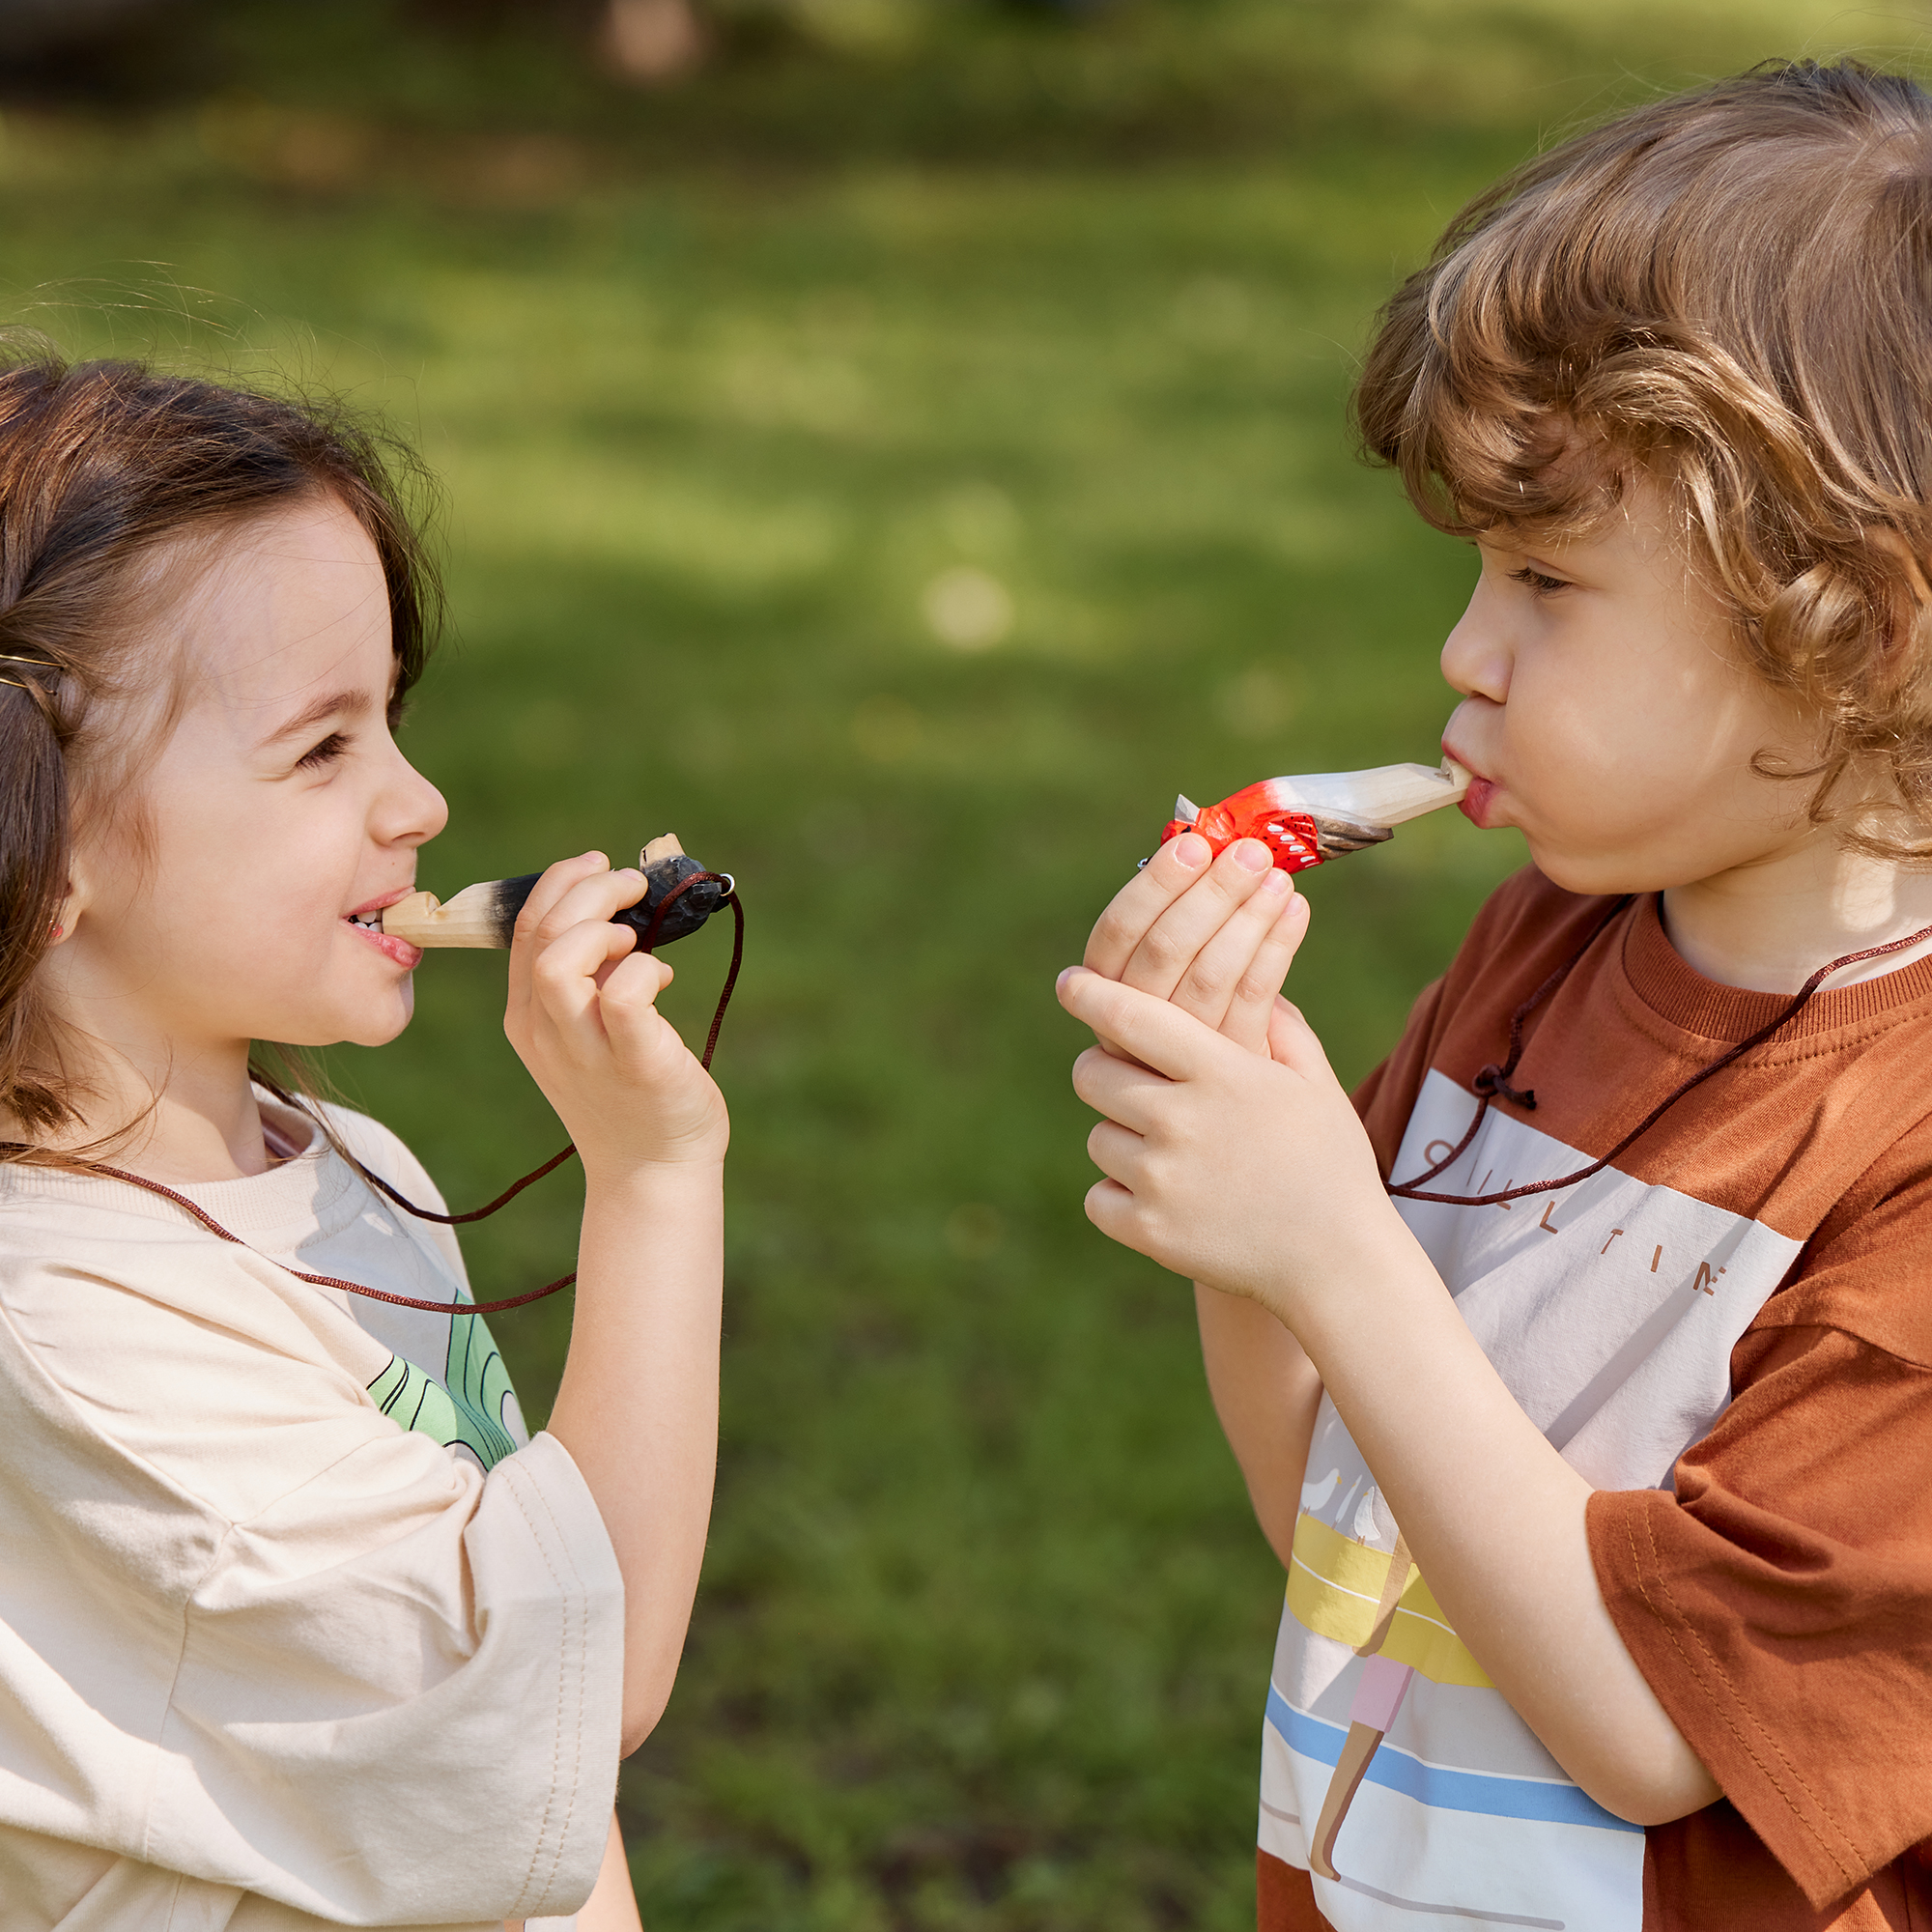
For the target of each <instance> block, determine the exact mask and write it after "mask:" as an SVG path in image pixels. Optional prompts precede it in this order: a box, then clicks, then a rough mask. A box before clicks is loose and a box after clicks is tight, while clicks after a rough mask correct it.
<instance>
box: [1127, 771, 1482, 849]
mask: <svg viewBox="0 0 1932 1932" xmlns="http://www.w3.org/2000/svg"><path fill="white" fill-rule="evenodd" d="M1468 789H1469V774H1468V773H1467V772H1466V771H1464V770H1463V767H1462V766H1461V765H1459V764H1458V763H1457V762H1456V761H1455V760H1454V759H1453V758H1444V759H1443V760H1442V762H1441V764H1439V765H1378V766H1376V767H1375V769H1374V770H1373V771H1366V772H1307V773H1304V774H1302V775H1301V776H1300V777H1298V778H1285V779H1264V780H1263V781H1261V782H1260V783H1259V784H1251V785H1247V786H1245V787H1243V789H1241V790H1240V791H1237V792H1236V793H1235V794H1234V795H1233V797H1231V798H1224V799H1223V800H1222V801H1221V803H1220V804H1219V805H1210V806H1208V807H1205V808H1203V807H1201V806H1198V805H1196V804H1194V803H1193V801H1192V800H1190V799H1188V798H1186V797H1181V798H1178V799H1176V800H1175V802H1174V816H1173V817H1172V818H1171V819H1169V820H1168V822H1167V826H1166V829H1165V830H1164V831H1163V832H1162V833H1161V835H1160V842H1161V843H1162V844H1163V845H1165V844H1166V843H1167V841H1168V840H1169V839H1170V838H1179V837H1180V835H1181V834H1182V833H1183V832H1198V833H1200V835H1201V836H1202V837H1203V838H1206V839H1207V841H1208V844H1209V845H1210V846H1212V847H1213V849H1214V850H1215V852H1216V853H1219V852H1223V851H1225V850H1226V849H1227V848H1228V847H1229V846H1230V845H1232V844H1234V842H1235V841H1236V839H1237V838H1259V839H1260V840H1261V841H1262V842H1263V844H1264V845H1265V846H1266V847H1267V848H1268V850H1269V851H1270V852H1272V853H1273V854H1274V863H1275V866H1276V867H1277V869H1279V870H1281V871H1284V872H1303V871H1306V870H1307V869H1308V868H1309V867H1311V866H1320V865H1321V864H1322V863H1323V862H1324V861H1326V860H1329V859H1339V858H1341V857H1342V856H1343V855H1344V854H1345V853H1349V852H1359V851H1361V850H1362V849H1363V848H1364V847H1365V846H1369V845H1379V844H1381V843H1382V842H1383V840H1385V839H1387V838H1393V837H1394V836H1395V834H1394V828H1395V827H1396V826H1398V825H1401V824H1402V823H1403V822H1404V821H1405V820H1406V819H1410V818H1420V817H1421V816H1422V814H1423V813H1424V812H1425V811H1435V810H1440V808H1441V807H1443V806H1445V805H1457V804H1460V803H1461V802H1462V799H1463V793H1464V792H1466V791H1467V790H1468Z"/></svg>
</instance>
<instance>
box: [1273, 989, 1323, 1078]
mask: <svg viewBox="0 0 1932 1932" xmlns="http://www.w3.org/2000/svg"><path fill="white" fill-rule="evenodd" d="M1267 1050H1268V1058H1269V1059H1270V1060H1272V1061H1274V1062H1275V1063H1276V1064H1277V1065H1282V1066H1287V1067H1292V1068H1293V1070H1294V1071H1295V1072H1296V1073H1299V1074H1300V1075H1302V1077H1303V1078H1304V1079H1310V1080H1318V1079H1319V1080H1326V1081H1328V1082H1329V1083H1330V1084H1334V1083H1335V1071H1334V1068H1333V1067H1331V1066H1330V1065H1328V1056H1327V1054H1326V1053H1324V1052H1323V1051H1322V1048H1321V1040H1320V1039H1319V1038H1318V1037H1316V1032H1315V1029H1314V1028H1313V1027H1312V1026H1310V1025H1309V1024H1308V1022H1307V1021H1306V1020H1305V1019H1303V1018H1302V1017H1301V1009H1300V1008H1299V1007H1297V1006H1296V1005H1295V1004H1294V1003H1293V1001H1292V1000H1286V999H1284V998H1283V997H1282V996H1281V995H1280V994H1279V993H1277V994H1276V995H1275V1000H1274V1011H1273V1012H1272V1013H1270V1014H1269V1015H1268V1031H1267Z"/></svg>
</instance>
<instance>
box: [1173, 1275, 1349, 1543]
mask: <svg viewBox="0 0 1932 1932" xmlns="http://www.w3.org/2000/svg"><path fill="white" fill-rule="evenodd" d="M1194 1309H1195V1315H1196V1318H1197V1319H1198V1321H1200V1324H1201V1359H1202V1362H1203V1364H1204V1366H1205V1367H1206V1369H1207V1371H1208V1394H1209V1395H1210V1396H1211V1397H1212V1398H1213V1401H1214V1413H1215V1414H1216V1415H1217V1416H1218V1417H1219V1418H1220V1421H1221V1431H1222V1434H1223V1435H1226V1436H1227V1438H1228V1446H1229V1447H1230V1448H1231V1449H1232V1450H1234V1452H1235V1461H1236V1463H1239V1464H1240V1466H1241V1474H1242V1476H1243V1477H1244V1478H1245V1479H1246V1481H1247V1485H1248V1500H1249V1501H1250V1502H1251V1503H1253V1505H1254V1510H1255V1518H1256V1520H1257V1521H1259V1522H1260V1524H1261V1526H1262V1534H1263V1535H1264V1536H1265V1537H1266V1538H1267V1540H1268V1546H1269V1548H1272V1549H1273V1551H1274V1553H1275V1554H1276V1555H1277V1556H1278V1557H1280V1558H1281V1562H1282V1567H1283V1568H1284V1569H1286V1568H1287V1567H1288V1559H1289V1552H1290V1550H1291V1549H1293V1547H1294V1520H1295V1516H1296V1513H1297V1512H1298V1510H1299V1508H1300V1504H1301V1486H1302V1483H1303V1481H1304V1480H1305V1477H1306V1470H1307V1463H1308V1443H1309V1438H1310V1436H1312V1435H1313V1434H1314V1433H1315V1411H1316V1409H1317V1407H1318V1406H1320V1404H1321V1377H1320V1376H1318V1375H1317V1374H1316V1373H1315V1365H1314V1364H1313V1363H1312V1362H1311V1361H1310V1360H1309V1359H1308V1356H1307V1355H1306V1354H1305V1353H1304V1352H1303V1350H1302V1347H1301V1344H1300V1343H1299V1342H1297V1341H1296V1340H1295V1339H1294V1337H1293V1335H1291V1334H1290V1333H1289V1332H1288V1330H1287V1329H1286V1328H1284V1327H1283V1326H1282V1325H1281V1323H1280V1322H1279V1321H1276V1320H1275V1318H1274V1317H1273V1316H1272V1315H1270V1314H1269V1313H1268V1311H1267V1310H1266V1309H1265V1308H1264V1307H1263V1306H1262V1305H1261V1304H1260V1303H1259V1302H1258V1301H1251V1300H1249V1299H1248V1298H1247V1297H1246V1296H1245V1295H1239V1294H1224V1293H1222V1292H1221V1291H1220V1290H1219V1289H1217V1288H1209V1287H1208V1286H1207V1285H1206V1284H1205V1283H1202V1282H1196V1283H1195V1284H1194Z"/></svg>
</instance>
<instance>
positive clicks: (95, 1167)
mask: <svg viewBox="0 0 1932 1932" xmlns="http://www.w3.org/2000/svg"><path fill="white" fill-rule="evenodd" d="M707 879H708V880H713V881H715V882H716V883H717V884H719V885H722V886H724V887H725V894H724V898H723V902H724V903H725V904H727V905H728V906H729V907H730V908H731V917H732V921H733V926H732V934H731V964H730V966H729V968H728V969H727V970H726V972H725V985H724V989H723V991H721V992H720V993H719V995H718V1009H717V1011H716V1012H714V1013H713V1014H712V1016H711V1031H710V1032H709V1033H708V1034H707V1035H706V1036H705V1039H704V1051H703V1052H702V1053H701V1054H700V1055H699V1056H698V1064H699V1065H701V1066H703V1067H704V1069H705V1070H706V1072H709V1071H710V1069H711V1056H712V1054H713V1053H715V1052H716V1051H717V1049H718V1032H719V1029H720V1028H721V1027H722V1026H723V1025H724V1024H725V1008H726V1007H728V1006H729V1005H730V1004H731V993H732V989H733V988H734V987H735V986H736V985H737V983H738V968H739V967H740V966H741V965H742V964H743V963H744V958H745V908H744V907H743V906H742V905H741V904H740V903H739V901H738V892H737V887H736V885H735V884H734V883H733V881H732V880H730V879H729V878H728V877H726V876H725V874H724V873H722V872H693V873H692V874H691V875H690V876H689V877H688V878H686V879H683V880H681V881H680V882H679V883H678V884H677V885H676V886H674V887H672V888H671V890H670V891H669V892H668V893H667V894H666V895H665V896H664V898H663V899H662V900H660V901H659V903H658V907H657V910H656V912H655V913H654V914H653V916H652V919H651V923H650V924H649V925H648V926H647V927H646V928H645V930H644V934H643V937H642V938H641V939H640V940H639V944H638V948H637V950H638V951H639V952H650V951H651V949H652V948H653V947H654V946H656V945H657V943H658V936H659V934H660V932H661V931H662V930H663V927H664V922H665V915H666V914H667V913H668V912H669V910H670V909H671V907H672V906H673V905H674V904H675V903H676V902H677V900H678V898H679V897H680V896H681V895H683V894H684V893H687V892H689V891H690V890H691V888H692V887H693V886H696V885H702V884H703V883H704V882H705V881H706V880H707ZM255 1077H256V1079H257V1080H260V1081H261V1084H262V1085H263V1086H265V1087H266V1088H267V1089H268V1090H269V1092H270V1094H273V1095H274V1096H275V1098H276V1099H278V1100H280V1101H281V1102H282V1103H283V1105H284V1106H288V1107H293V1108H295V1109H296V1111H298V1113H309V1110H308V1109H307V1108H305V1107H303V1106H301V1105H300V1103H299V1102H298V1101H297V1100H296V1099H294V1098H293V1097H292V1096H291V1095H290V1094H285V1093H283V1091H282V1090H281V1089H280V1088H279V1087H277V1086H276V1085H275V1083H274V1082H273V1081H272V1080H262V1078H261V1075H260V1074H259V1073H258V1074H256V1076H255ZM309 1118H310V1119H311V1120H313V1121H315V1122H316V1125H317V1126H318V1127H319V1128H321V1130H322V1132H323V1134H324V1136H325V1138H326V1139H327V1141H328V1142H329V1144H330V1145H331V1146H332V1147H333V1148H334V1149H335V1151H336V1152H337V1153H339V1154H340V1155H341V1156H342V1158H343V1159H344V1160H346V1161H347V1162H348V1163H349V1165H350V1166H351V1167H353V1168H354V1169H355V1172H356V1173H357V1174H358V1175H360V1176H361V1177H362V1179H364V1180H365V1181H366V1182H367V1183H368V1184H369V1185H370V1186H371V1187H373V1188H375V1189H377V1190H378V1191H380V1192H381V1193H383V1194H384V1195H386V1196H387V1197H388V1198H389V1199H390V1200H391V1201H393V1202H394V1203H395V1204H396V1206H397V1207H398V1208H403V1209H404V1210H405V1211H406V1212H408V1213H411V1214H413V1215H414V1216H415V1217H416V1219H417V1220H419V1221H439V1222H440V1223H441V1224H442V1225H443V1226H444V1227H446V1228H455V1227H461V1226H462V1225H463V1224H464V1223H465V1222H468V1221H481V1220H483V1219H485V1218H486V1217H487V1216H489V1215H491V1214H494V1213H495V1212H496V1211H497V1208H502V1207H504V1206H506V1205H507V1204H508V1203H510V1202H512V1201H514V1200H515V1199H516V1198H517V1196H518V1195H519V1194H521V1193H522V1192H523V1191H524V1189H525V1188H526V1187H527V1186H529V1184H530V1183H531V1182H532V1181H533V1180H541V1179H543V1178H544V1176H545V1175H547V1174H549V1173H550V1172H551V1171H552V1170H553V1169H554V1168H558V1167H561V1166H562V1165H563V1163H564V1162H565V1161H567V1160H568V1159H569V1158H570V1157H571V1155H572V1154H574V1153H575V1152H576V1151H577V1149H576V1147H575V1146H571V1147H567V1148H565V1149H564V1150H563V1151H562V1152H560V1153H554V1154H552V1155H551V1157H550V1158H549V1159H548V1160H547V1161H545V1162H544V1164H543V1165H542V1166H541V1167H537V1168H532V1169H531V1170H530V1172H529V1173H528V1174H526V1175H525V1176H524V1178H523V1179H521V1180H518V1181H514V1182H512V1183H511V1185H509V1186H508V1187H506V1188H504V1190H503V1191H502V1193H500V1194H499V1195H497V1198H496V1200H494V1201H493V1202H491V1203H490V1205H489V1206H488V1207H487V1208H471V1209H470V1211H469V1213H467V1214H439V1213H438V1212H436V1210H435V1209H434V1208H418V1207H417V1206H416V1204H415V1203H414V1202H413V1201H411V1200H409V1199H408V1198H407V1197H406V1196H404V1195H402V1194H399V1193H398V1192H397V1191H396V1189H395V1188H393V1187H391V1186H390V1185H389V1183H388V1182H387V1181H386V1180H384V1179H383V1177H382V1176H381V1175H379V1174H371V1173H370V1172H369V1170H368V1169H367V1168H366V1167H364V1166H363V1165H362V1163H361V1162H360V1161H359V1160H357V1159H356V1158H355V1155H354V1154H352V1153H351V1152H350V1151H348V1149H347V1148H345V1147H344V1146H343V1145H342V1144H341V1142H340V1141H338V1140H337V1139H336V1138H335V1136H334V1135H333V1134H331V1133H329V1131H328V1129H327V1127H326V1126H324V1125H323V1123H322V1122H321V1121H320V1120H319V1119H318V1118H317V1117H316V1116H315V1115H314V1114H312V1113H309ZM85 1166H86V1168H87V1170H88V1172H89V1173H91V1174H98V1175H100V1176H101V1177H102V1178H103V1179H108V1180H125V1181H126V1182H127V1183H128V1186H129V1187H139V1188H142V1189H144V1190H145V1191H146V1192H147V1193H149V1194H158V1195H159V1196H160V1197H161V1199H162V1200H163V1201H171V1202H173V1203H174V1205H175V1206H176V1207H177V1208H180V1209H181V1210H182V1211H183V1213H185V1214H189V1215H192V1216H193V1217H194V1219H195V1220H197V1221H199V1222H200V1223H201V1225H202V1226H203V1227H204V1228H206V1229H207V1230H208V1232H209V1233H210V1234H211V1235H216V1236H220V1238H221V1239H222V1240H224V1241H232V1242H234V1244H235V1245H236V1246H237V1247H238V1248H246V1247H247V1246H248V1243H247V1242H246V1241H244V1240H243V1239H242V1238H241V1236H240V1235H237V1234H232V1233H230V1232H229V1230H228V1229H226V1228H224V1227H223V1226H222V1225H221V1223H220V1222H219V1221H217V1220H216V1219H215V1218H214V1216H213V1214H210V1213H208V1212H207V1211H206V1210H205V1209H203V1208H199V1207H197V1206H196V1205H195V1204H194V1203H193V1202H192V1201H190V1200H189V1199H188V1198H187V1196H186V1195H185V1194H182V1193H178V1192H177V1191H176V1190H175V1189H174V1188H172V1187H167V1186H163V1185H162V1183H161V1182H160V1181H158V1180H150V1179H147V1178H146V1176H144V1175H139V1174H129V1173H128V1172H127V1171H126V1170H125V1169H124V1168H118V1167H104V1166H102V1165H101V1164H100V1163H99V1161H88V1162H86V1163H85ZM249 1252H250V1253H253V1252H254V1250H253V1249H250V1250H249ZM275 1265H276V1266H277V1267H280V1266H282V1264H281V1263H279V1262H278V1263H276V1264H275ZM286 1272H288V1273H289V1274H292V1275H294V1276H295V1278H296V1279H297V1280H298V1281H307V1282H313V1283H314V1284H315V1286H316V1287H318V1288H339V1289H342V1290H343V1291H345V1292H346V1293H350V1294H361V1295H366V1296H367V1297H368V1298H369V1299H370V1300H371V1301H386V1302H388V1303H389V1304H390V1305H391V1306H393V1307H396V1308H420V1309H423V1310H426V1311H427V1312H428V1313H429V1314H431V1315H451V1316H455V1315H498V1314H501V1313H502V1311H503V1310H504V1309H506V1308H521V1307H523V1306H524V1304H525V1303H526V1302H530V1301H541V1300H542V1299H543V1298H544V1296H545V1295H547V1294H554V1293H557V1291H558V1290H559V1289H565V1288H568V1287H569V1286H570V1285H571V1283H572V1282H574V1281H575V1280H576V1279H577V1271H576V1269H574V1268H573V1269H572V1270H571V1271H570V1273H569V1274H567V1275H563V1276H561V1277H559V1278H558V1279H557V1280H555V1281H554V1282H551V1283H550V1284H549V1285H548V1286H547V1287H544V1288H533V1289H531V1290H530V1291H529V1292H528V1293H526V1294H512V1295H506V1296H505V1297H504V1298H503V1299H502V1300H500V1301H423V1300H419V1299H417V1298H416V1297H415V1296H413V1295H409V1294H391V1293H389V1292H388V1291H387V1290H386V1289H381V1288H365V1287H364V1286H363V1285H362V1284H361V1283H360V1282H359V1281H344V1280H343V1279H342V1278H341V1277H340V1276H338V1275H332V1274H307V1273H304V1272H303V1270H302V1269H300V1268H288V1269H287V1270H286Z"/></svg>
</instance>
